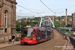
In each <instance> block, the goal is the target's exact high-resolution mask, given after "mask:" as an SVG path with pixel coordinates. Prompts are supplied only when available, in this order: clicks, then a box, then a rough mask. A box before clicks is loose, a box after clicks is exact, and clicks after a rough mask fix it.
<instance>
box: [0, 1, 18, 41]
mask: <svg viewBox="0 0 75 50" xmlns="http://www.w3.org/2000/svg"><path fill="white" fill-rule="evenodd" d="M16 4H17V3H16V0H0V42H2V41H4V42H6V41H8V36H9V35H12V34H15V33H16Z"/></svg>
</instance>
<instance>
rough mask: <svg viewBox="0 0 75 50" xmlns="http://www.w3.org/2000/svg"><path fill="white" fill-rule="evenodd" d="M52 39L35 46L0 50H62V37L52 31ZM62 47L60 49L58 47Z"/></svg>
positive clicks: (20, 46) (63, 41) (19, 46)
mask: <svg viewBox="0 0 75 50" xmlns="http://www.w3.org/2000/svg"><path fill="white" fill-rule="evenodd" d="M54 34H55V35H54V39H51V40H49V41H46V42H43V43H40V44H36V45H20V44H18V45H15V46H11V47H6V48H3V49H0V50H62V47H63V45H64V44H65V42H66V40H65V39H64V38H63V35H62V34H60V33H59V32H58V31H56V30H54ZM58 46H62V47H58Z"/></svg>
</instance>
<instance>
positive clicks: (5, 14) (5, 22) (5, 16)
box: [4, 10, 8, 28]
mask: <svg viewBox="0 0 75 50" xmlns="http://www.w3.org/2000/svg"><path fill="white" fill-rule="evenodd" d="M7 15H8V11H7V10H6V11H4V27H5V28H7Z"/></svg>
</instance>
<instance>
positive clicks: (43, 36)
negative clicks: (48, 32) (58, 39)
mask: <svg viewBox="0 0 75 50" xmlns="http://www.w3.org/2000/svg"><path fill="white" fill-rule="evenodd" d="M43 41H45V31H43Z"/></svg>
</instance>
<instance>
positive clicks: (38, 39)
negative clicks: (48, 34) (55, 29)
mask: <svg viewBox="0 0 75 50" xmlns="http://www.w3.org/2000/svg"><path fill="white" fill-rule="evenodd" d="M36 38H37V43H39V42H40V30H39V28H37V37H36Z"/></svg>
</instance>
